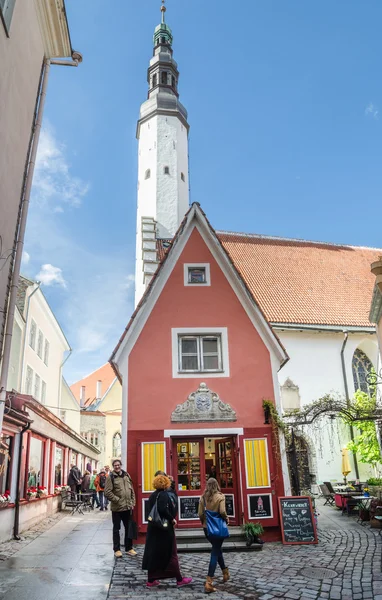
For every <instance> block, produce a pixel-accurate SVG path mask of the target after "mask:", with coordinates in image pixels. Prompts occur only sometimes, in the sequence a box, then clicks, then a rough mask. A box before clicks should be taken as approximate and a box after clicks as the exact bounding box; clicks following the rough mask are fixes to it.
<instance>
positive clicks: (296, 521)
mask: <svg viewBox="0 0 382 600" xmlns="http://www.w3.org/2000/svg"><path fill="white" fill-rule="evenodd" d="M279 509H280V523H281V534H282V538H283V544H317V542H318V539H317V530H316V524H315V521H314V517H313V506H312V501H311V499H310V498H309V496H287V497H283V498H279Z"/></svg>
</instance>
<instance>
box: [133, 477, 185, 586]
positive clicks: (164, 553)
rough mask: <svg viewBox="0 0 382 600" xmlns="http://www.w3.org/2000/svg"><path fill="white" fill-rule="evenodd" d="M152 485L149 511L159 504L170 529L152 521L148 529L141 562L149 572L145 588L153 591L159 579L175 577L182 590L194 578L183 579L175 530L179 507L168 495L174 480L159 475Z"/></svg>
mask: <svg viewBox="0 0 382 600" xmlns="http://www.w3.org/2000/svg"><path fill="white" fill-rule="evenodd" d="M153 486H154V489H155V492H154V493H153V494H151V496H150V498H149V511H151V509H152V508H153V506H154V505H155V502H156V501H158V502H157V506H158V512H159V514H160V516H161V517H162V519H167V521H168V527H167V528H166V529H162V528H160V527H157V526H155V525H153V524H152V523H150V522H149V524H148V526H147V536H146V545H145V551H144V554H143V562H142V569H144V570H145V571H148V575H147V584H146V585H147V587H150V588H151V587H156V586H157V585H159V584H160V581H159V580H160V579H172V578H175V579H176V584H177V586H178V587H182V586H184V585H188V584H189V583H191V581H192V578H191V577H182V575H181V572H180V567H179V560H178V553H177V548H176V537H175V531H174V527H175V525H176V520H175V517H176V508H175V507H174V504H173V502H171V498H170V495H169V494H168V492H167V490H168V489H169V488H170V487H171V481H170V479H169V478H168V477H167V476H166V475H157V476H156V477H155V479H154V482H153Z"/></svg>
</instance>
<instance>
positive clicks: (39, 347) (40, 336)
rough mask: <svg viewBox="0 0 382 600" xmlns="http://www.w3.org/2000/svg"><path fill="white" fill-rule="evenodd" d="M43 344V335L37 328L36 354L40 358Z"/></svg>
mask: <svg viewBox="0 0 382 600" xmlns="http://www.w3.org/2000/svg"><path fill="white" fill-rule="evenodd" d="M43 345H44V335H43V333H42V331H41V329H39V330H38V338H37V356H39V357H40V358H42V347H43Z"/></svg>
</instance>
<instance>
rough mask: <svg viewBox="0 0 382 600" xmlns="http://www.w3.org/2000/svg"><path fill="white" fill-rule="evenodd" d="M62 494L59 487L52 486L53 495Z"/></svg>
mask: <svg viewBox="0 0 382 600" xmlns="http://www.w3.org/2000/svg"><path fill="white" fill-rule="evenodd" d="M61 492H62V487H61V486H60V485H56V486H54V495H55V496H57V495H58V494H61Z"/></svg>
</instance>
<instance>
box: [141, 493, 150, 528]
mask: <svg viewBox="0 0 382 600" xmlns="http://www.w3.org/2000/svg"><path fill="white" fill-rule="evenodd" d="M142 502H143V522H144V523H147V522H148V519H149V514H150V509H149V499H148V498H144V499H143V500H142Z"/></svg>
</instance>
